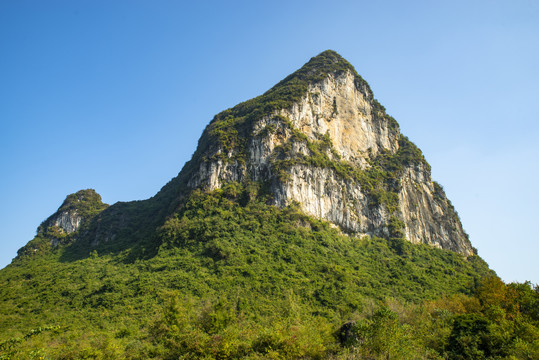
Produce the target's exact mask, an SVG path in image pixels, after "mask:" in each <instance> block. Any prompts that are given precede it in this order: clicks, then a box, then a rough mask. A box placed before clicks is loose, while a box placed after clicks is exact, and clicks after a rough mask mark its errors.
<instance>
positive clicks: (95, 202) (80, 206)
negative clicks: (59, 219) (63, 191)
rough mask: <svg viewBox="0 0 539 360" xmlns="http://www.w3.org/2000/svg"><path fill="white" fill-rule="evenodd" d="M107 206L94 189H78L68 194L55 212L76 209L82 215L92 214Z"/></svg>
mask: <svg viewBox="0 0 539 360" xmlns="http://www.w3.org/2000/svg"><path fill="white" fill-rule="evenodd" d="M106 207H108V205H107V204H104V203H103V201H102V200H101V195H99V194H98V193H97V192H96V191H95V190H94V189H85V190H79V191H77V192H76V193H73V194H69V195H67V197H66V198H65V200H64V202H63V203H62V205H61V206H60V208H59V209H58V211H57V213H60V212H64V211H77V212H78V213H79V214H81V215H82V216H84V215H89V214H94V213H96V212H99V211H101V210H103V209H105V208H106Z"/></svg>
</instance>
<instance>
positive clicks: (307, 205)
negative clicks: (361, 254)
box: [187, 51, 473, 255]
mask: <svg viewBox="0 0 539 360" xmlns="http://www.w3.org/2000/svg"><path fill="white" fill-rule="evenodd" d="M288 88H290V89H288ZM297 88H301V91H299V90H298V91H296V89H297ZM283 93H284V94H291V95H289V96H288V98H283V97H282V94H283ZM275 104H277V105H275ZM197 154H198V155H199V157H198V158H197V160H198V161H197V164H195V165H196V167H197V168H196V170H195V171H192V172H191V174H190V176H189V179H188V183H187V186H188V188H190V189H194V188H197V187H201V186H202V187H205V188H207V189H209V190H212V189H216V188H219V187H221V186H222V185H223V184H224V183H227V182H230V181H238V182H245V181H258V182H259V181H266V182H270V183H271V193H272V198H273V200H272V203H273V204H274V205H277V206H281V207H283V206H287V205H289V204H291V203H292V202H297V203H298V204H299V206H300V208H301V209H303V211H305V212H306V213H308V214H310V215H313V216H316V217H318V218H321V219H325V220H328V221H330V222H332V223H334V224H335V225H337V226H339V227H340V228H341V229H342V230H343V231H344V232H346V233H349V234H350V235H352V236H364V235H377V236H385V237H402V236H404V237H405V238H406V239H408V240H409V241H411V242H413V243H426V244H430V245H433V246H436V247H440V248H444V249H450V250H453V251H456V252H459V253H462V254H464V255H471V254H472V253H473V248H472V246H471V244H470V242H469V240H468V237H467V235H466V233H465V232H464V230H463V228H462V225H461V223H460V220H459V218H458V216H457V214H456V212H455V211H454V209H453V207H452V206H451V203H450V202H449V200H447V198H446V196H445V194H444V192H443V190H442V189H441V187H440V186H439V185H437V184H436V183H434V182H433V181H432V178H431V174H430V167H429V165H428V164H427V162H426V161H425V159H424V158H423V156H422V154H421V152H420V150H419V149H417V147H416V146H415V145H414V144H413V143H411V142H410V141H409V140H408V139H407V138H406V137H404V136H403V135H402V134H401V133H400V131H399V126H398V124H397V123H396V121H395V120H394V119H393V118H392V117H390V116H388V115H387V114H386V113H385V109H384V108H383V107H382V106H381V105H380V104H379V103H378V102H377V101H376V100H375V99H374V97H373V94H372V91H371V90H370V88H369V86H368V85H367V83H366V82H365V81H364V80H363V79H361V77H359V75H358V74H357V73H356V72H355V70H354V69H353V67H352V66H351V65H350V64H349V63H348V62H346V60H344V59H342V58H341V57H340V56H339V55H338V54H336V53H335V52H333V51H326V52H324V53H322V54H320V55H318V56H317V57H315V58H313V59H311V61H310V62H309V63H307V64H306V65H305V66H304V67H303V68H302V69H300V70H298V72H296V73H294V74H292V75H291V76H289V77H288V78H287V79H285V80H283V81H282V82H281V83H279V84H278V85H276V87H274V88H273V89H271V90H270V91H268V92H267V93H266V94H264V95H262V96H261V97H259V98H255V99H253V100H250V101H248V102H246V103H243V104H240V105H238V106H237V107H235V108H232V109H229V110H227V111H225V112H223V113H221V114H219V115H217V116H216V118H215V119H214V120H213V121H212V123H211V124H210V125H209V126H208V128H207V129H206V131H205V133H204V134H203V137H202V139H201V142H200V143H199V149H198V151H197ZM197 154H195V155H197ZM195 158H196V156H195Z"/></svg>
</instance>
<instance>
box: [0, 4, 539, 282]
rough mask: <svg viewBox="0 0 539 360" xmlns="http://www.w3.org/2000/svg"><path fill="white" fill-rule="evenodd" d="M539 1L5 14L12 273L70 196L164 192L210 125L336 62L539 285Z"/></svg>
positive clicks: (503, 259) (477, 237)
mask: <svg viewBox="0 0 539 360" xmlns="http://www.w3.org/2000/svg"><path fill="white" fill-rule="evenodd" d="M538 39H539V2H537V1H535V0H512V1H495V0H485V1H474V0H467V1H460V0H459V1H443V2H442V1H357V0H356V1H333V2H329V1H312V0H311V1H271V2H270V1H268V2H262V1H221V2H212V1H189V2H187V1H120V0H117V1H99V0H91V1H90V0H78V1H55V0H48V1H38V0H34V1H25V0H3V1H1V2H0V136H1V138H0V154H1V157H0V166H1V169H2V172H1V174H2V175H1V176H0V196H1V198H0V199H1V202H2V207H1V210H0V267H4V266H5V265H7V264H8V263H9V262H10V261H11V259H12V258H13V257H14V256H15V255H16V251H17V249H18V248H20V247H21V246H23V245H24V244H25V243H26V242H27V241H29V240H30V239H32V237H33V236H34V235H35V230H36V228H37V226H38V225H39V224H40V223H41V221H43V220H44V219H45V218H47V217H48V216H49V215H50V214H52V213H53V212H54V211H55V210H56V209H57V208H58V207H59V206H60V204H61V203H62V201H63V199H64V198H65V196H66V195H67V194H69V193H72V192H75V191H77V190H80V189H85V188H94V189H96V190H97V192H99V193H100V194H101V195H102V197H103V200H104V201H105V202H107V203H109V204H112V203H114V202H116V201H128V200H140V199H145V198H148V197H150V196H152V195H153V194H155V193H156V192H157V191H158V190H159V189H160V188H161V186H163V185H164V184H165V183H166V182H167V181H169V180H170V179H171V178H172V177H174V176H176V174H177V173H178V172H179V171H180V170H181V168H182V166H183V164H184V163H185V162H186V161H187V160H189V158H190V157H191V155H192V153H193V152H194V150H195V147H196V143H197V140H198V138H199V136H200V134H201V132H202V130H203V128H204V127H205V125H206V124H207V123H208V122H209V121H210V120H211V119H212V117H213V115H214V114H216V113H218V112H219V111H221V110H224V109H226V108H228V107H231V106H233V105H235V104H236V103H238V102H241V101H244V100H247V99H249V98H252V97H254V96H256V95H259V94H261V93H262V92H264V91H266V90H267V89H268V88H270V87H271V86H272V85H274V84H275V83H277V82H278V81H279V80H281V79H282V78H284V77H285V76H286V75H288V74H289V73H291V72H293V71H294V70H296V69H297V68H299V67H301V66H302V65H303V64H304V63H305V62H307V61H308V60H309V58H311V57H312V56H315V55H317V54H318V53H320V52H321V51H323V50H326V49H333V50H336V51H337V52H339V53H340V54H341V55H342V56H343V57H345V58H346V59H348V61H350V62H351V63H352V65H354V67H355V68H356V70H357V71H358V72H359V73H360V74H361V75H362V76H363V77H364V78H365V79H366V80H367V82H369V84H370V85H371V87H372V88H373V90H374V93H375V97H377V98H378V99H379V100H380V102H381V103H382V104H383V105H384V106H385V107H386V108H387V110H388V113H390V114H391V115H393V116H394V117H395V118H396V119H397V121H398V122H399V123H400V125H401V130H402V132H403V133H404V134H405V135H407V136H408V137H409V138H410V139H411V140H412V141H414V142H415V143H416V144H417V145H418V146H419V147H420V148H421V149H422V150H423V152H424V154H425V156H426V158H427V160H428V161H429V162H430V164H431V165H432V169H433V177H434V179H435V180H437V181H438V182H440V183H441V184H442V185H443V186H444V188H445V190H446V192H447V194H448V196H449V198H450V199H451V201H452V202H453V204H454V205H455V207H456V209H457V211H458V212H459V214H460V216H461V219H462V222H463V225H464V228H465V230H466V231H467V232H468V233H469V234H470V237H471V241H472V244H473V245H474V246H475V247H476V248H477V249H478V250H479V254H480V255H481V256H482V257H483V258H484V259H485V260H486V261H487V262H488V263H489V264H490V266H491V267H492V268H493V269H494V270H495V271H496V272H497V273H498V274H499V275H500V276H501V277H502V279H503V280H505V281H507V282H509V281H520V282H522V281H525V280H530V281H532V282H534V283H539V261H538V254H539V243H538V231H537V229H536V227H537V226H539V187H538V180H537V179H538V178H539V160H538V159H539V125H538V123H539V121H538V120H539V110H538V109H539V106H538V100H539V40H538Z"/></svg>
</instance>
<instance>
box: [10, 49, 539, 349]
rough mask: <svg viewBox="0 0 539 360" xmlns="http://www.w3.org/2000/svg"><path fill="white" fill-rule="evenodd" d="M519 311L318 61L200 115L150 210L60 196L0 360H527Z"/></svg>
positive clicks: (15, 266)
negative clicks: (187, 153)
mask: <svg viewBox="0 0 539 360" xmlns="http://www.w3.org/2000/svg"><path fill="white" fill-rule="evenodd" d="M538 294H539V291H538V289H537V288H535V289H534V288H532V287H531V285H530V284H528V283H526V284H509V285H506V284H504V283H503V282H501V280H499V279H498V278H497V277H496V276H495V274H494V272H493V271H492V270H490V269H489V268H488V265H487V264H486V263H485V262H484V261H483V260H482V259H481V258H480V257H479V256H477V254H476V251H475V249H474V248H473V247H472V246H471V243H470V241H469V239H468V236H467V235H466V233H465V232H464V230H463V228H462V224H461V222H460V220H459V217H458V215H457V213H456V211H455V210H454V208H453V206H452V205H451V203H450V201H449V200H448V199H447V197H446V196H445V193H444V191H443V189H442V187H441V186H440V185H439V184H437V183H436V182H433V181H432V178H431V174H430V166H429V165H428V163H427V161H426V160H425V158H424V157H423V155H422V153H421V151H420V150H419V149H418V148H417V147H416V146H415V145H414V144H413V143H412V142H411V141H410V140H409V139H408V138H407V137H405V136H404V135H402V134H401V133H400V130H399V125H398V123H397V122H396V121H395V119H393V118H392V117H391V116H389V115H387V114H386V112H385V109H384V107H383V106H382V105H380V104H379V103H378V102H377V101H376V100H375V99H374V96H373V93H372V91H371V89H370V87H369V85H368V84H367V83H366V82H365V80H363V79H362V78H361V77H360V76H359V75H358V74H357V73H356V71H355V70H354V68H353V67H352V66H351V65H350V64H349V63H348V62H347V61H346V60H345V59H343V58H342V57H341V56H340V55H338V54H337V53H335V52H334V51H330V50H328V51H324V52H323V53H321V54H319V55H318V56H316V57H314V58H312V59H311V60H310V61H309V62H307V63H306V64H305V65H304V66H303V67H302V68H300V69H299V70H298V71H296V72H294V73H293V74H291V75H289V76H288V77H286V78H285V79H283V80H282V81H281V82H279V83H278V84H277V85H275V86H274V87H273V88H271V89H270V90H268V91H267V92H266V93H264V94H263V95H261V96H259V97H257V98H254V99H251V100H248V101H246V102H244V103H241V104H238V105H237V106H235V107H233V108H230V109H228V110H225V111H223V112H221V113H219V114H217V115H216V116H215V117H214V118H213V120H212V121H211V122H210V123H209V125H208V126H207V127H206V129H205V130H204V132H203V134H202V136H201V138H200V140H199V142H198V147H197V149H196V151H195V153H194V154H193V157H192V159H191V160H190V161H189V162H188V163H186V164H185V166H184V167H183V169H182V170H181V171H180V173H179V174H178V176H176V177H175V178H174V179H172V180H171V181H170V182H169V183H168V184H166V185H165V186H164V187H163V188H162V189H161V190H160V191H159V192H158V193H157V194H156V195H155V196H153V197H152V198H150V199H147V200H143V201H133V202H119V203H116V204H113V205H111V206H109V205H107V204H104V203H103V202H102V200H101V197H100V196H99V194H97V193H96V192H95V191H94V190H92V189H87V190H81V191H79V192H77V193H75V194H71V195H68V196H67V198H66V199H65V201H64V202H63V203H62V205H61V206H60V208H59V209H58V211H57V212H55V213H54V214H53V215H51V216H50V217H49V218H48V219H46V220H45V221H44V222H43V223H42V224H41V225H40V226H39V227H38V230H37V234H36V236H35V238H34V239H32V240H31V241H30V242H28V244H26V245H25V246H24V247H23V248H21V249H20V250H19V252H18V256H17V257H16V258H15V259H14V261H13V262H12V263H11V264H10V265H8V266H7V267H6V268H4V269H2V270H1V271H0V334H2V335H1V336H0V359H9V358H21V359H22V358H39V357H41V358H58V359H78V358H98V359H100V358H107V359H110V358H112V359H114V358H119V359H146V358H155V359H177V358H219V359H225V358H253V359H255V358H257V359H259V358H290V359H297V358H329V357H331V358H343V359H344V358H370V359H378V358H417V359H427V358H428V359H441V358H448V357H449V358H463V359H464V358H477V357H470V356H476V355H477V354H479V353H481V354H483V355H485V358H488V356H492V357H493V358H494V357H496V358H504V357H505V356H507V357H509V356H513V358H526V357H521V355H522V354H531V355H530V356H532V358H533V356H535V354H539V349H537V344H536V343H535V342H534V341H535V339H536V335H537V334H539V330H537V329H539V328H538V327H537V324H538V321H539V314H537V312H536V310H534V309H536V308H537V306H536V305H537V304H539V295H538ZM493 309H494V310H493ZM502 318H503V321H501V319H502ZM517 322H518V323H517ZM534 344H535V345H534ZM522 356H524V355H522Z"/></svg>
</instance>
